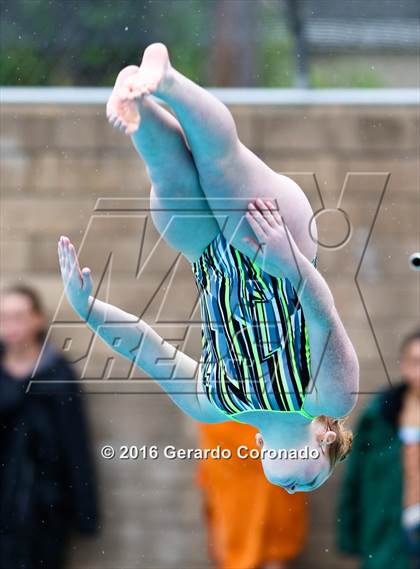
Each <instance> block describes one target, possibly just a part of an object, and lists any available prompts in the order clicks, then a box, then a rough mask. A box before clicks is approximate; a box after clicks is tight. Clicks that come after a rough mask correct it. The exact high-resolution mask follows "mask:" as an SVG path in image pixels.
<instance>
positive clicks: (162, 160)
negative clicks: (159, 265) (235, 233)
mask: <svg viewBox="0 0 420 569" xmlns="http://www.w3.org/2000/svg"><path fill="white" fill-rule="evenodd" d="M137 69H138V68H136V67H135V66H130V68H126V70H123V71H122V72H121V73H120V76H119V78H118V79H117V84H116V89H114V92H113V94H112V95H111V98H110V101H109V103H108V106H107V112H108V116H109V117H111V120H112V114H113V113H114V112H116V111H117V108H118V105H119V104H120V102H119V99H118V93H116V92H115V91H116V90H117V86H118V82H119V81H121V78H122V79H124V74H125V76H126V77H127V76H130V75H131V74H132V73H133V71H134V72H136V71H137ZM130 104H134V105H135V106H136V109H134V111H135V112H138V113H139V119H140V120H139V127H138V129H137V130H135V132H133V134H132V137H131V138H132V141H133V144H134V146H135V148H136V150H137V152H138V153H139V154H140V156H141V157H142V158H143V160H144V161H145V164H146V168H147V171H148V174H149V176H150V179H151V181H152V189H151V196H150V198H151V214H152V218H153V221H154V223H155V225H156V227H157V229H158V230H159V231H160V233H161V234H162V236H163V237H164V239H165V240H166V241H168V243H169V244H170V245H172V246H173V247H174V248H176V249H177V250H179V251H181V252H182V253H183V254H184V255H185V256H186V257H187V258H188V259H189V260H190V261H193V260H195V259H196V258H197V257H198V256H199V255H200V254H201V252H202V251H203V249H204V248H205V247H206V246H207V245H208V243H209V242H210V241H211V240H212V239H213V238H214V237H215V236H216V235H217V233H218V232H219V231H220V229H219V227H218V225H217V223H216V221H215V220H214V217H213V214H212V212H211V210H210V208H209V206H208V203H207V200H206V198H205V195H204V193H203V191H202V188H201V186H200V181H199V178H198V174H197V169H196V166H195V163H194V160H193V158H192V156H191V152H190V151H189V149H188V148H187V146H186V144H185V140H184V135H183V132H182V129H181V127H180V125H179V123H178V121H177V120H176V118H175V117H174V116H172V115H171V114H170V113H169V112H168V111H166V110H165V109H164V108H162V107H161V106H160V105H159V104H158V103H157V102H156V101H154V100H153V99H152V98H151V97H143V98H141V100H138V101H137V105H136V103H134V102H132V101H130ZM131 112H133V109H131ZM113 122H114V124H115V126H117V127H118V126H119V123H118V122H117V121H115V120H114V121H113Z"/></svg>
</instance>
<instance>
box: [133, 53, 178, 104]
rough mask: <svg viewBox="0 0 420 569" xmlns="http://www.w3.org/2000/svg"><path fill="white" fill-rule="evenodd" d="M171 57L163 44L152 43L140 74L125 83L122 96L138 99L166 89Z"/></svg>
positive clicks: (141, 65)
mask: <svg viewBox="0 0 420 569" xmlns="http://www.w3.org/2000/svg"><path fill="white" fill-rule="evenodd" d="M170 67H171V66H170V63H169V55H168V50H167V49H166V46H165V45H164V44H163V43H152V44H151V45H149V46H148V47H147V48H146V49H145V50H144V54H143V59H142V61H141V64H140V67H139V70H138V73H136V74H135V75H132V76H130V77H129V78H128V79H127V80H126V81H124V90H125V89H126V91H125V92H124V93H122V95H123V96H124V95H125V96H126V97H127V98H128V99H137V98H138V97H141V96H142V95H150V94H151V93H155V94H156V95H159V92H160V91H162V90H163V89H164V86H165V79H167V76H168V71H169V70H170Z"/></svg>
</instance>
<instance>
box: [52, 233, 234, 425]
mask: <svg viewBox="0 0 420 569" xmlns="http://www.w3.org/2000/svg"><path fill="white" fill-rule="evenodd" d="M58 255H59V260H60V269H61V275H62V278H63V282H64V287H65V293H66V296H67V299H68V301H69V303H70V305H71V306H72V308H73V309H74V310H75V312H76V313H77V314H78V315H79V316H80V318H82V319H83V320H84V321H85V322H86V324H87V325H88V326H89V327H90V328H91V329H92V330H93V331H94V332H95V333H96V334H98V335H99V336H100V337H101V338H102V340H104V342H106V343H107V344H108V345H109V346H110V347H111V348H112V349H113V350H114V351H115V352H117V353H119V354H120V355H122V356H124V357H125V358H127V359H129V360H131V361H133V362H134V363H135V364H136V365H138V366H139V367H140V368H141V369H143V370H144V371H145V372H146V373H147V374H148V375H150V376H151V377H152V378H153V380H154V381H156V383H158V384H159V385H160V387H161V388H162V389H163V390H164V391H165V392H166V393H167V394H168V395H169V397H170V398H171V399H172V401H174V403H175V404H176V405H177V406H178V407H179V408H180V409H181V410H182V411H184V413H186V414H187V415H189V416H190V417H192V418H193V419H196V420H197V421H202V422H206V423H213V422H220V421H222V420H226V419H225V418H224V416H223V415H221V414H220V412H217V410H216V409H213V407H212V406H210V405H207V404H206V402H205V399H204V398H203V396H202V395H203V394H202V393H200V392H199V391H198V390H197V381H196V372H197V367H198V363H197V362H196V361H195V360H193V359H192V358H190V357H189V356H188V355H187V354H184V353H182V352H181V351H179V350H178V349H176V348H175V347H174V346H172V344H170V343H169V342H167V341H166V340H164V339H163V338H162V337H161V336H159V334H157V332H156V331H155V330H153V328H152V327H151V326H149V325H148V324H147V323H146V322H145V321H144V320H141V319H140V318H138V317H137V316H134V315H133V314H129V313H128V312H125V311H124V310H121V309H120V308H117V307H116V306H113V305H111V304H107V303H106V302H102V301H101V300H98V299H96V298H95V297H94V296H92V294H91V293H92V290H93V283H92V278H91V274H90V269H88V268H87V267H85V268H84V269H83V270H80V266H79V262H78V259H77V255H76V250H75V248H74V245H73V244H72V243H71V242H70V240H69V239H68V238H67V237H65V236H62V237H60V240H59V242H58Z"/></svg>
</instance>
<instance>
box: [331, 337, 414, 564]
mask: <svg viewBox="0 0 420 569" xmlns="http://www.w3.org/2000/svg"><path fill="white" fill-rule="evenodd" d="M399 359H400V371H401V380H400V381H399V382H398V383H397V384H395V385H393V386H392V387H390V388H388V389H385V390H383V391H382V392H380V393H379V394H378V395H377V396H375V397H374V398H373V400H372V401H371V402H370V403H369V405H368V407H367V409H366V410H365V411H364V412H363V413H362V415H361V417H360V419H359V422H358V425H357V428H356V435H355V439H354V443H353V451H352V454H351V456H350V459H349V462H348V467H347V470H346V472H345V476H344V482H343V485H342V491H341V497H340V500H339V507H338V533H337V542H338V548H339V549H340V550H341V552H343V553H346V554H350V555H359V556H361V558H362V567H363V568H364V569H388V568H389V569H391V568H392V569H419V568H420V469H419V464H420V329H417V330H415V331H413V332H412V333H411V334H409V335H407V336H406V337H405V338H404V340H403V341H402V344H401V347H400V358H399Z"/></svg>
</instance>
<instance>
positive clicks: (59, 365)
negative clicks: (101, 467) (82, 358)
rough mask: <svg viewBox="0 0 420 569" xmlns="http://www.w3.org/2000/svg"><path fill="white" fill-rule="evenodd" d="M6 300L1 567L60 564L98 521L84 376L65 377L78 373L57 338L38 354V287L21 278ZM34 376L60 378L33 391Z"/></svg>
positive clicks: (1, 345) (0, 351) (0, 367)
mask: <svg viewBox="0 0 420 569" xmlns="http://www.w3.org/2000/svg"><path fill="white" fill-rule="evenodd" d="M0 300H1V303H0V567H1V569H38V568H41V567H42V568H44V569H60V568H61V567H63V564H64V560H65V550H66V542H67V538H68V536H69V532H70V530H71V529H72V528H75V529H78V530H80V531H81V532H83V533H86V534H92V533H94V532H95V531H96V530H97V527H98V515H97V500H96V492H95V490H96V482H95V477H94V470H93V464H92V457H91V453H90V443H89V432H88V429H87V424H86V419H85V414H84V410H83V407H82V401H81V398H80V395H79V393H78V391H79V390H78V389H77V384H74V385H73V384H72V383H70V384H69V383H59V380H65V381H66V382H68V381H70V382H72V381H73V380H74V379H75V374H74V372H73V370H72V368H71V366H70V365H69V363H68V362H67V361H66V360H65V359H64V358H63V357H62V356H61V355H60V353H59V352H58V350H57V349H56V348H55V347H54V346H53V345H52V344H51V343H50V342H48V341H47V342H46V344H45V346H44V351H43V353H42V357H41V358H40V361H39V362H38V358H39V356H40V353H41V348H42V346H43V344H44V340H45V337H46V328H47V326H46V317H45V313H44V310H43V307H42V303H41V300H40V298H39V296H38V294H37V293H36V292H35V291H34V290H33V289H32V288H30V287H29V286H25V285H20V284H18V285H13V286H10V287H9V288H7V289H5V290H3V292H2V294H1V297H0ZM37 362H38V364H37ZM36 364H37V369H36V372H35V375H34V376H33V377H31V376H32V371H33V369H34V368H35V366H36ZM30 379H33V380H42V381H43V382H45V381H48V382H49V381H54V382H57V381H58V382H57V383H54V384H52V385H48V384H46V383H42V384H38V385H37V384H35V385H33V386H31V389H30V391H29V392H28V393H26V390H27V387H28V383H29V381H30Z"/></svg>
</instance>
